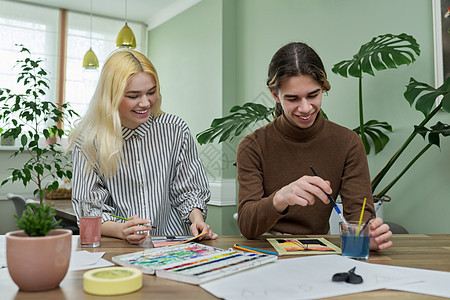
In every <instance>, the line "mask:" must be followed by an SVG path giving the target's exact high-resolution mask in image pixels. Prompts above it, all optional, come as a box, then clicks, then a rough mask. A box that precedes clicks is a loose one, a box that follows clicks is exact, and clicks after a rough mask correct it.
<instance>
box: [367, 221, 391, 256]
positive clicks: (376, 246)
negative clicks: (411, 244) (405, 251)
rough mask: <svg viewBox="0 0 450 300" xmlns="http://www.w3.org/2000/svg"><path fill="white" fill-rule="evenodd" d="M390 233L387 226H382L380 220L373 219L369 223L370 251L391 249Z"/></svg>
mask: <svg viewBox="0 0 450 300" xmlns="http://www.w3.org/2000/svg"><path fill="white" fill-rule="evenodd" d="M391 237H392V232H391V231H390V230H389V225H388V224H383V220H382V219H381V218H375V219H374V220H373V221H371V222H370V250H382V249H387V248H389V247H392V245H393V244H392V241H389V239H390V238H391Z"/></svg>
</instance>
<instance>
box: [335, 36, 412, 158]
mask: <svg viewBox="0 0 450 300" xmlns="http://www.w3.org/2000/svg"><path fill="white" fill-rule="evenodd" d="M415 55H420V48H419V44H418V43H417V42H416V40H415V39H414V38H413V37H412V36H410V35H408V34H406V33H402V34H399V35H393V34H390V33H388V34H383V35H379V36H377V37H374V38H373V39H372V40H371V41H370V42H368V43H366V44H364V45H362V46H361V48H360V49H359V51H358V53H356V54H355V55H353V58H352V59H349V60H343V61H341V62H339V63H337V64H335V65H334V66H333V69H332V71H333V72H334V73H336V74H339V75H341V76H343V77H348V76H352V77H356V78H359V93H358V106H359V131H358V133H359V135H360V136H361V140H362V142H363V144H364V147H365V148H366V153H367V154H369V153H370V147H371V145H370V143H369V140H372V142H373V144H374V145H375V153H378V152H379V151H381V150H383V148H384V146H386V144H387V143H388V142H389V139H386V138H387V135H386V134H385V133H383V131H382V130H384V131H385V132H386V129H387V128H390V127H391V126H390V125H389V124H388V123H386V122H382V123H383V124H385V125H383V126H378V127H379V128H378V129H377V130H376V131H374V130H373V128H366V125H365V124H364V111H363V90H362V86H363V85H362V79H363V73H366V74H370V75H372V76H373V75H375V73H374V70H377V71H382V70H386V69H396V68H397V67H399V66H401V65H409V64H410V63H412V62H414V61H415V60H416V58H415ZM375 122H377V123H380V122H378V121H375ZM367 123H368V124H370V125H371V126H373V125H374V123H370V122H367ZM367 123H366V124H367ZM380 124H381V123H380ZM380 129H381V130H380ZM388 130H389V129H388ZM366 131H368V132H366ZM389 131H392V128H390V130H389Z"/></svg>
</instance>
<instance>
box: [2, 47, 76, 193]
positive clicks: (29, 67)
mask: <svg viewBox="0 0 450 300" xmlns="http://www.w3.org/2000/svg"><path fill="white" fill-rule="evenodd" d="M20 48H21V49H20V53H23V54H24V55H25V58H24V59H19V60H17V65H16V67H19V69H20V70H19V75H18V78H17V83H18V84H22V85H23V90H24V91H25V92H23V93H14V92H12V91H11V90H10V89H7V88H0V122H1V123H3V124H8V126H7V127H6V128H5V129H4V131H3V132H2V137H12V138H14V139H17V140H18V141H19V142H20V145H19V149H18V150H17V151H15V152H14V154H12V157H16V156H18V155H23V154H28V155H29V156H30V159H29V160H28V161H26V162H25V164H24V165H23V166H20V167H17V168H12V169H11V176H10V177H8V178H7V179H5V180H3V181H2V183H1V185H4V184H6V183H7V182H9V181H11V182H15V181H22V183H23V185H24V186H27V185H28V184H29V183H34V184H35V185H36V189H35V190H34V191H33V194H34V195H35V196H36V197H39V199H40V201H41V202H42V199H43V197H44V191H45V190H46V191H48V192H50V191H53V190H56V189H57V188H58V186H59V183H58V180H65V179H71V178H72V171H71V169H72V167H71V160H70V159H68V158H67V157H66V156H65V153H64V152H63V150H62V149H61V145H60V144H59V142H58V140H59V141H60V140H61V138H62V137H63V136H64V135H65V131H64V130H63V121H64V119H65V117H66V116H70V117H73V116H78V114H77V113H76V112H75V111H73V110H71V109H69V108H68V104H67V103H64V104H58V103H56V102H54V101H48V100H45V96H46V94H47V92H48V89H49V84H48V83H49V80H48V78H47V75H48V73H47V71H46V70H44V69H43V68H42V67H41V64H42V62H43V60H42V59H36V60H34V59H32V57H31V53H30V51H29V50H28V49H27V48H25V47H24V46H22V45H20ZM50 137H55V138H58V140H57V141H55V143H49V144H46V143H45V142H43V141H44V140H46V139H48V138H50Z"/></svg>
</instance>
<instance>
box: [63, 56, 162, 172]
mask: <svg viewBox="0 0 450 300" xmlns="http://www.w3.org/2000/svg"><path fill="white" fill-rule="evenodd" d="M141 72H145V73H148V74H150V75H151V76H152V77H153V79H154V80H155V84H156V94H157V96H158V101H157V102H156V104H155V105H152V107H151V112H152V115H153V117H154V118H157V117H158V116H160V115H161V114H162V113H163V112H162V111H161V94H160V87H159V80H158V74H157V73H156V69H155V67H154V66H153V64H152V63H151V62H150V60H149V59H148V58H147V57H146V56H145V55H143V54H142V53H140V52H138V51H135V50H131V49H120V50H116V51H114V52H112V53H111V54H110V56H109V57H108V59H107V60H106V62H105V65H104V66H103V69H102V71H101V74H100V79H99V81H98V84H97V88H96V89H95V92H94V95H93V96H92V99H91V101H90V103H89V108H88V110H87V112H86V114H85V116H84V117H83V118H82V119H81V120H79V122H77V123H76V124H75V128H74V129H73V130H72V131H71V133H70V136H69V149H71V148H72V147H73V146H74V144H77V145H79V146H80V148H81V150H82V151H83V153H84V154H85V155H86V157H87V159H88V166H87V167H88V169H92V168H94V167H95V166H96V165H97V166H98V168H99V171H100V173H101V174H102V175H105V176H106V178H109V177H111V176H113V175H114V174H116V173H117V171H118V168H119V165H120V162H121V160H122V158H123V155H122V148H123V138H122V125H121V122H120V117H119V105H120V103H121V102H122V99H123V96H124V93H125V88H126V86H127V84H128V82H129V80H130V78H131V77H132V76H133V75H135V74H137V73H141Z"/></svg>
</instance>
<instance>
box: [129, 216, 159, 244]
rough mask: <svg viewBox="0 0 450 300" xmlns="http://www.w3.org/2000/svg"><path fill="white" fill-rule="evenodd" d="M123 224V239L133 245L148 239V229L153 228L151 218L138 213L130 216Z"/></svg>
mask: <svg viewBox="0 0 450 300" xmlns="http://www.w3.org/2000/svg"><path fill="white" fill-rule="evenodd" d="M122 224H123V230H122V235H123V239H124V240H126V241H127V242H128V243H130V244H133V245H140V244H142V243H143V242H145V240H146V239H147V236H148V231H149V230H152V227H151V226H148V225H147V224H150V220H148V219H141V218H140V217H138V216H137V215H134V216H132V217H131V218H130V221H126V222H125V223H122Z"/></svg>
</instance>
